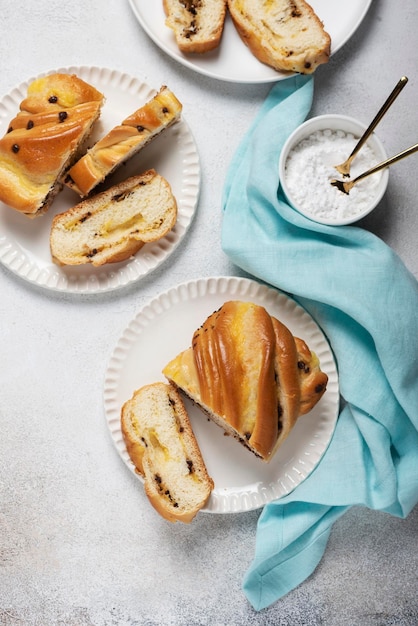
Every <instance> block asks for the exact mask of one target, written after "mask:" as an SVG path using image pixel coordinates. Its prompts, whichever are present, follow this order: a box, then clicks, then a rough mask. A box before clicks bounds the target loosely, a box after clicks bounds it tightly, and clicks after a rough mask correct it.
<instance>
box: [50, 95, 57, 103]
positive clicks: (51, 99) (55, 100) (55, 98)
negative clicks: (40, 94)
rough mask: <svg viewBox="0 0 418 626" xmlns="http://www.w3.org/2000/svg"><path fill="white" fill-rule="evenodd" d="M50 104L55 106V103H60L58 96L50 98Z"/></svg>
mask: <svg viewBox="0 0 418 626" xmlns="http://www.w3.org/2000/svg"><path fill="white" fill-rule="evenodd" d="M48 102H51V104H54V103H55V102H58V96H50V97H49V98H48Z"/></svg>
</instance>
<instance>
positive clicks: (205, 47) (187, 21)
mask: <svg viewBox="0 0 418 626" xmlns="http://www.w3.org/2000/svg"><path fill="white" fill-rule="evenodd" d="M163 6H164V11H165V14H166V22H165V23H166V26H168V28H171V29H172V31H173V33H174V36H175V39H176V43H177V46H178V48H179V50H181V52H184V53H186V54H187V53H192V52H195V53H198V54H201V53H204V52H209V51H210V50H214V49H215V48H217V47H218V46H219V44H220V42H221V38H222V33H223V28H224V23H225V15H226V0H163Z"/></svg>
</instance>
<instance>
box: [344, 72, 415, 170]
mask: <svg viewBox="0 0 418 626" xmlns="http://www.w3.org/2000/svg"><path fill="white" fill-rule="evenodd" d="M407 82H408V78H407V77H406V76H402V78H401V79H400V80H399V81H398V82H397V84H396V85H395V87H394V89H393V90H392V93H391V94H390V95H389V97H388V98H387V100H386V101H385V103H384V104H383V106H382V107H381V109H380V110H379V111H378V113H377V114H376V116H375V118H374V119H373V120H372V122H371V124H370V126H369V127H368V128H367V129H366V130H365V132H364V134H363V135H362V136H361V137H360V139H359V141H358V143H357V144H356V146H355V147H354V149H353V151H352V153H351V154H350V156H349V157H348V159H347V160H346V161H344V163H341V165H335V166H334V167H335V169H336V170H337V171H338V172H340V174H342V175H343V176H344V177H346V176H349V175H350V167H351V162H352V160H353V159H354V157H355V156H356V154H357V152H358V151H359V150H360V148H361V147H362V146H363V145H364V144H365V142H366V141H367V139H368V138H369V137H370V135H371V134H372V132H373V131H374V129H375V128H376V126H377V125H378V123H379V122H380V120H381V119H382V117H383V116H384V114H385V113H386V112H387V110H388V109H389V107H391V106H392V104H393V103H394V102H395V100H396V98H397V97H398V96H399V94H400V93H401V91H402V89H403V88H404V87H405V85H406V83H407Z"/></svg>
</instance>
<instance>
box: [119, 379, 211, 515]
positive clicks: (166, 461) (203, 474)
mask: <svg viewBox="0 0 418 626" xmlns="http://www.w3.org/2000/svg"><path fill="white" fill-rule="evenodd" d="M121 428H122V434H123V438H124V441H125V444H126V448H127V450H128V454H129V456H130V458H131V460H132V462H133V464H134V465H135V468H136V471H137V472H138V473H139V474H140V475H141V476H143V478H144V485H145V492H146V494H147V496H148V498H149V500H150V502H151V504H152V506H153V507H154V508H155V509H156V511H158V513H159V514H160V515H162V516H163V517H164V518H165V519H167V520H168V521H170V522H177V521H181V522H185V523H189V522H191V521H192V519H193V518H194V517H195V516H196V514H197V513H198V511H200V509H202V508H203V507H204V505H205V504H206V502H207V500H208V499H209V496H210V494H211V492H212V490H213V487H214V484H213V481H212V479H211V478H210V477H209V475H208V473H207V469H206V466H205V464H204V461H203V458H202V455H201V452H200V449H199V445H198V443H197V440H196V438H195V435H194V433H193V431H192V428H191V425H190V421H189V417H188V415H187V412H186V410H185V408H184V404H183V402H182V400H181V398H180V396H179V394H178V392H177V391H176V389H175V388H174V387H172V386H171V385H167V384H165V383H159V382H158V383H153V384H151V385H146V386H144V387H142V388H141V389H138V390H137V391H135V393H134V394H133V396H132V398H131V399H130V400H128V401H127V402H126V403H125V404H124V405H123V407H122V411H121Z"/></svg>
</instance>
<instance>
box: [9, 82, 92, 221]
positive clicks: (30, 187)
mask: <svg viewBox="0 0 418 626" xmlns="http://www.w3.org/2000/svg"><path fill="white" fill-rule="evenodd" d="M103 100H104V97H103V94H101V93H99V92H98V91H97V90H96V89H95V88H94V87H92V86H91V85H89V84H88V83H86V82H84V81H83V80H81V79H80V78H78V77H77V76H76V75H74V74H61V73H56V74H49V75H47V76H44V77H41V78H38V79H36V80H34V81H33V82H32V83H31V84H30V85H29V87H28V90H27V97H26V98H25V99H24V100H23V101H22V102H21V105H20V111H19V113H18V114H17V115H16V117H15V118H14V119H12V121H11V122H10V124H9V129H8V132H7V134H6V135H4V137H2V139H0V200H1V201H2V202H4V203H5V204H7V205H8V206H10V207H12V208H13V209H16V210H17V211H20V212H21V213H24V214H25V215H27V216H28V217H35V216H38V215H42V214H43V213H45V211H47V209H48V208H49V207H50V205H51V203H52V201H53V199H54V198H55V196H56V195H57V193H58V192H59V191H60V190H61V188H62V183H61V178H62V177H63V176H64V174H65V172H66V170H67V169H68V168H69V167H70V166H71V165H72V163H73V162H74V160H75V159H76V158H77V157H78V156H79V150H80V148H81V146H82V144H83V143H84V141H85V140H86V138H87V137H88V136H89V134H90V132H91V130H92V127H93V124H94V122H95V121H96V120H97V118H98V117H99V115H100V109H101V106H102V104H103Z"/></svg>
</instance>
